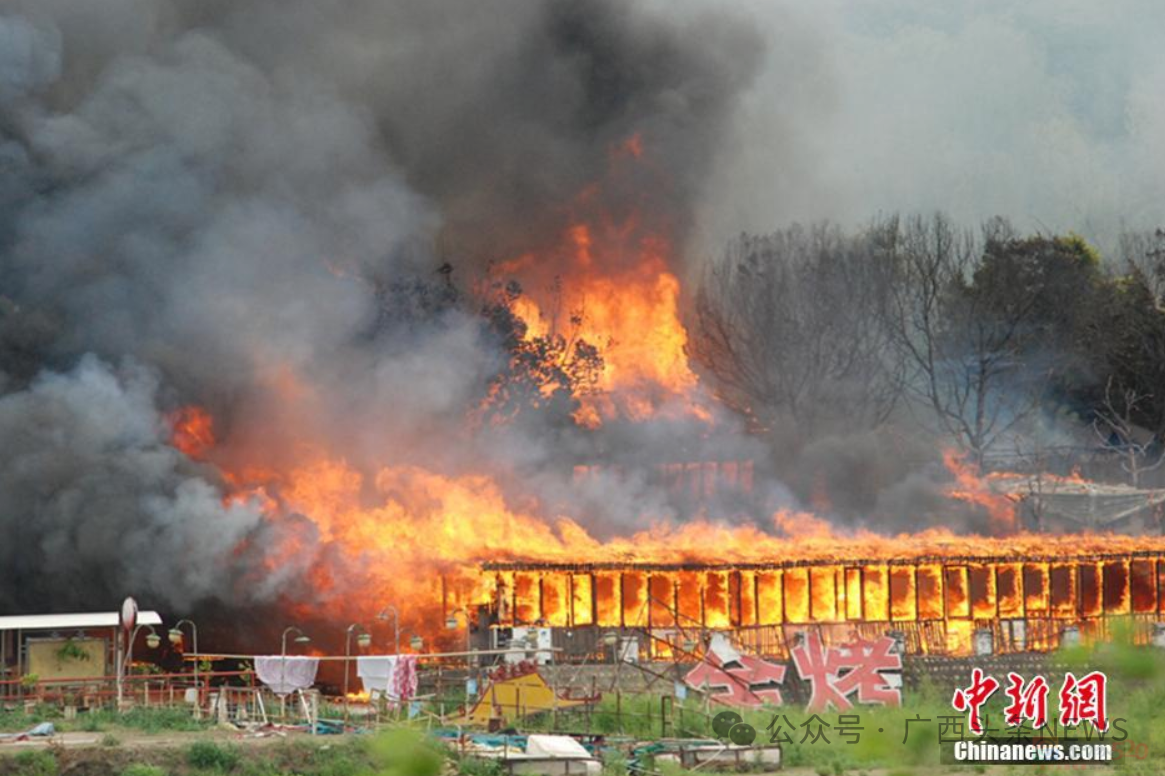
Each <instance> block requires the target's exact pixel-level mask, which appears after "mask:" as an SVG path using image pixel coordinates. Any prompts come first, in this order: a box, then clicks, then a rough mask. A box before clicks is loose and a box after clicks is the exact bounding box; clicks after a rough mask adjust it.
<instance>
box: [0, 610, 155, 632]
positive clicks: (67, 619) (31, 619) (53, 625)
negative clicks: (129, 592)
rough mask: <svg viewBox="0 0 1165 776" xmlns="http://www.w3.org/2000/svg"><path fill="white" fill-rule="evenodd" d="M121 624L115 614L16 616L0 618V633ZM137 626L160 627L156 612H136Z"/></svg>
mask: <svg viewBox="0 0 1165 776" xmlns="http://www.w3.org/2000/svg"><path fill="white" fill-rule="evenodd" d="M120 622H121V618H120V616H119V615H118V613H117V612H88V613H85V614H17V615H12V616H8V617H0V631H11V630H83V629H85V628H116V627H117V626H118V625H119V624H120ZM138 624H139V625H161V624H162V618H161V616H160V615H159V614H158V613H157V612H138Z"/></svg>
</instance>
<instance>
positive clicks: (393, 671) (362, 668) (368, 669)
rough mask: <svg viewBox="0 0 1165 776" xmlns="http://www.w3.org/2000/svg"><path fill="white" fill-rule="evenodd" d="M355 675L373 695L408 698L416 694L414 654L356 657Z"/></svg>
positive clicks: (392, 699)
mask: <svg viewBox="0 0 1165 776" xmlns="http://www.w3.org/2000/svg"><path fill="white" fill-rule="evenodd" d="M356 675H357V676H359V677H360V681H361V682H363V683H364V689H365V690H367V691H368V694H369V695H371V696H373V697H379V696H380V695H384V696H385V697H386V698H388V699H389V700H390V701H401V700H408V699H409V698H412V697H413V696H414V695H416V694H417V656H416V655H378V656H370V657H358V658H356Z"/></svg>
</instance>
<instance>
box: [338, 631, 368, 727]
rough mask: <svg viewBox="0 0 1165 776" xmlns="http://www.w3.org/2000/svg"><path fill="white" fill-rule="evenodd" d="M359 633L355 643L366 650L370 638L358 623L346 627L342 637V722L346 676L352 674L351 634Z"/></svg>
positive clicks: (346, 696)
mask: <svg viewBox="0 0 1165 776" xmlns="http://www.w3.org/2000/svg"><path fill="white" fill-rule="evenodd" d="M353 631H359V632H360V635H359V636H357V637H356V643H357V644H359V645H360V647H361V648H362V649H367V648H368V646H369V645H370V644H371V643H372V636H371V635H370V634H369V633H368V631H367V630H365V629H364V626H363V625H361V624H360V623H358V622H354V623H352V624H351V625H349V626H348V630H347V631H346V632H345V635H344V720H345V721H347V720H348V676H349V675H350V674H351V672H352V666H351V663H352V633H353Z"/></svg>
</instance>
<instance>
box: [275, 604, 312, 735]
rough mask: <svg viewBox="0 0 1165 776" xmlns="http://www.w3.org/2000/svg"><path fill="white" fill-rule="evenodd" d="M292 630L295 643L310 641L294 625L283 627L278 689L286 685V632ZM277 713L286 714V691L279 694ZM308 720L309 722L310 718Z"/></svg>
mask: <svg viewBox="0 0 1165 776" xmlns="http://www.w3.org/2000/svg"><path fill="white" fill-rule="evenodd" d="M292 631H295V632H296V633H297V634H299V635H297V636H296V637H295V643H296V644H307V643H308V642H309V641H311V639H310V638H309V637H308V635H307V634H306V633H304V632H303V631H301V630H300V629H299V628H297V627H296V626H294V625H288V626H287V627H286V628H284V629H283V639H282V642H281V644H282V646H281V647H280V651H279V689H281V690H282V689H284V688H285V687H286V686H287V634H289V633H291V632H292ZM279 715H280V716H281V717H286V716H287V694H286V693H280V694H279ZM308 721H309V722H310V721H311V720H308ZM312 729H313V730H314V729H315V727H314V726H313V727H312Z"/></svg>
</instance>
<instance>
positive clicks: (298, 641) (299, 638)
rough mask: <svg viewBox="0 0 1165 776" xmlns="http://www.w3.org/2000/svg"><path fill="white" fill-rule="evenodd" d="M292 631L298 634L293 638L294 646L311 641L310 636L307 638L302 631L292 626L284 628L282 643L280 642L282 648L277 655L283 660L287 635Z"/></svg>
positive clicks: (285, 652)
mask: <svg viewBox="0 0 1165 776" xmlns="http://www.w3.org/2000/svg"><path fill="white" fill-rule="evenodd" d="M292 631H295V632H296V633H297V634H299V635H297V636H296V637H295V643H296V644H307V643H308V642H310V641H311V637H310V636H308V635H307V634H306V633H304V632H303V631H301V630H300V629H299V628H297V627H295V626H294V625H289V626H287V627H286V628H284V629H283V642H282V644H283V646H282V648H281V649H280V652H279V655H280V657H283V658H285V659H286V658H287V634H289V633H291V632H292Z"/></svg>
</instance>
